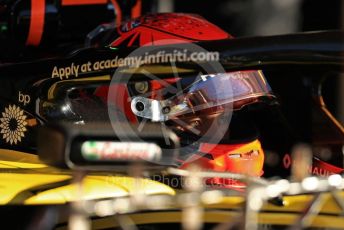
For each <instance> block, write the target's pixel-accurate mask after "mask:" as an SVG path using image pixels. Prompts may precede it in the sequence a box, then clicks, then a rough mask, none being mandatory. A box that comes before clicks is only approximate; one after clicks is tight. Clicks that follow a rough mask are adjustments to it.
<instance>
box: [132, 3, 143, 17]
mask: <svg viewBox="0 0 344 230" xmlns="http://www.w3.org/2000/svg"><path fill="white" fill-rule="evenodd" d="M141 7H142V1H141V0H137V1H136V4H135V6H134V7H133V8H132V9H131V18H137V17H139V16H141Z"/></svg>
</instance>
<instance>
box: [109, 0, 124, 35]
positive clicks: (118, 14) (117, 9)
mask: <svg viewBox="0 0 344 230" xmlns="http://www.w3.org/2000/svg"><path fill="white" fill-rule="evenodd" d="M111 3H112V5H113V8H114V9H115V13H116V26H118V27H117V29H118V32H119V33H120V34H121V31H120V29H119V25H121V23H122V10H121V7H120V6H119V5H118V3H117V1H116V0H111Z"/></svg>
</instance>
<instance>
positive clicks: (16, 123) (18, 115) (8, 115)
mask: <svg viewBox="0 0 344 230" xmlns="http://www.w3.org/2000/svg"><path fill="white" fill-rule="evenodd" d="M26 125H27V123H26V115H24V111H23V110H21V109H20V108H19V107H18V106H16V105H9V106H8V107H7V108H5V112H2V118H0V128H1V131H0V133H2V138H3V139H4V140H6V142H7V143H10V144H11V145H12V144H17V143H19V142H21V141H22V137H25V132H26V131H27V129H26Z"/></svg>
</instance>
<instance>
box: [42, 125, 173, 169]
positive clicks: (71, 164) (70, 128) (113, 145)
mask: <svg viewBox="0 0 344 230" xmlns="http://www.w3.org/2000/svg"><path fill="white" fill-rule="evenodd" d="M113 127H117V128H116V130H114V129H113ZM128 127H131V128H130V129H128ZM134 130H136V131H134ZM137 130H139V129H138V127H135V126H128V125H127V124H126V125H122V124H120V123H118V124H114V126H112V125H111V124H110V123H104V122H102V123H92V124H85V125H75V124H71V123H60V124H48V125H46V126H44V127H42V128H41V129H40V130H39V133H38V155H39V158H40V159H41V160H42V161H43V162H45V163H46V164H49V165H52V166H55V167H63V168H70V169H85V170H113V171H125V170H126V169H127V166H128V164H131V163H134V162H142V163H144V165H145V166H146V167H148V168H160V167H166V166H170V165H172V164H173V162H175V159H176V158H177V156H178V148H179V141H178V137H177V136H176V135H175V133H173V132H172V131H171V130H168V129H166V128H164V129H161V126H159V125H157V124H146V125H145V126H144V127H143V128H142V130H140V132H139V131H137Z"/></svg>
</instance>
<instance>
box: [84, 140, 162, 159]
mask: <svg viewBox="0 0 344 230" xmlns="http://www.w3.org/2000/svg"><path fill="white" fill-rule="evenodd" d="M161 153H162V150H161V148H160V147H159V146H158V145H156V144H154V143H142V142H114V141H86V142H84V143H83V144H82V145H81V154H82V156H83V157H84V158H85V159H86V160H91V161H102V160H105V161H107V160H119V161H121V160H147V161H148V160H149V161H152V160H153V161H154V160H159V159H160V157H161Z"/></svg>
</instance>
